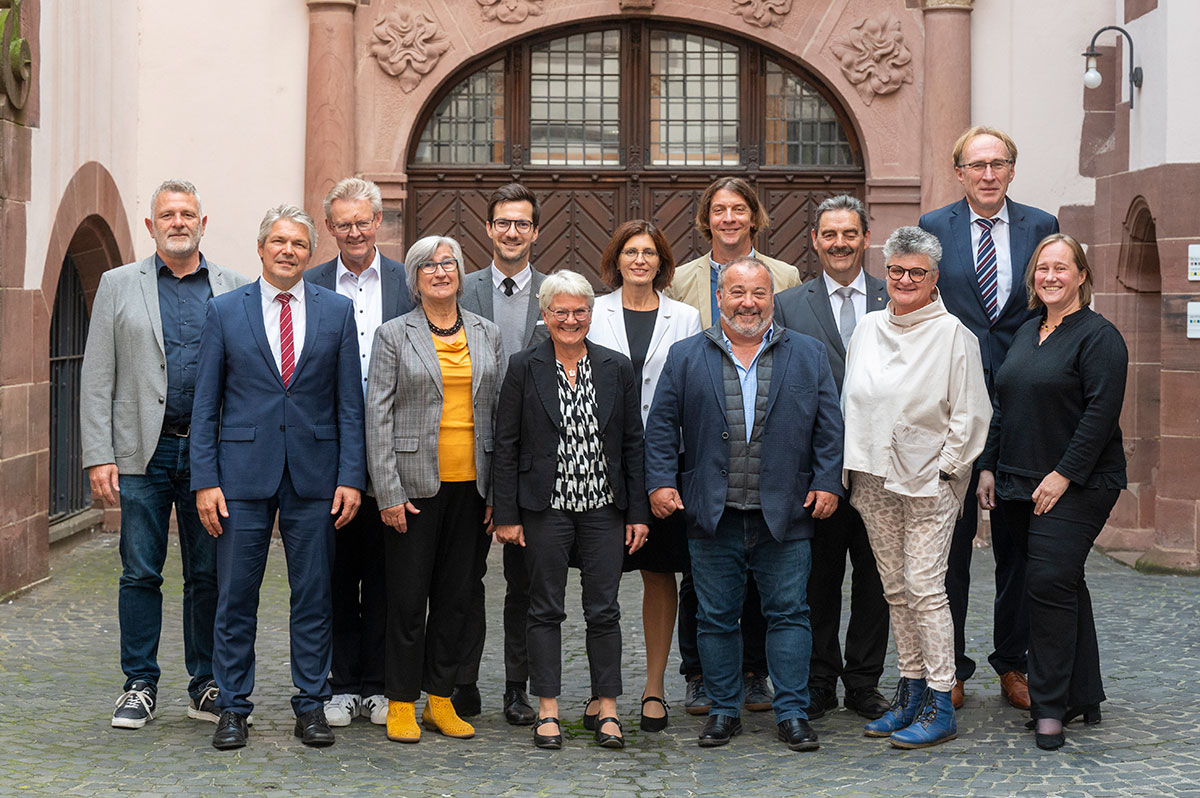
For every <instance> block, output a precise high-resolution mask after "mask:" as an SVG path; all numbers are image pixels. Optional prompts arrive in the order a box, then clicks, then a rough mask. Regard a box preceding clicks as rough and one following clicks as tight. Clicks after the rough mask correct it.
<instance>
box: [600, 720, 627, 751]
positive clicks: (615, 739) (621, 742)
mask: <svg viewBox="0 0 1200 798" xmlns="http://www.w3.org/2000/svg"><path fill="white" fill-rule="evenodd" d="M606 723H615V724H617V729H618V730H619V731H620V732H621V734H608V733H607V732H602V731H600V730H601V729H603V728H604V724H606ZM624 733H625V730H624V729H622V728H621V721H620V720H618V719H617V718H598V719H597V720H596V745H598V746H600V747H601V748H624V747H625V737H624Z"/></svg>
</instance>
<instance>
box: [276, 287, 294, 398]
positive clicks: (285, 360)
mask: <svg viewBox="0 0 1200 798" xmlns="http://www.w3.org/2000/svg"><path fill="white" fill-rule="evenodd" d="M275 298H276V299H277V300H279V301H280V302H281V303H282V304H283V307H281V308H280V309H279V374H280V376H282V377H283V387H284V388H286V387H288V385H289V384H290V383H291V381H292V372H293V371H295V370H296V343H295V341H294V340H292V306H291V305H290V304H289V303H290V302H291V301H292V295H291V294H289V293H286V292H284V293H282V294H278V295H276V297H275Z"/></svg>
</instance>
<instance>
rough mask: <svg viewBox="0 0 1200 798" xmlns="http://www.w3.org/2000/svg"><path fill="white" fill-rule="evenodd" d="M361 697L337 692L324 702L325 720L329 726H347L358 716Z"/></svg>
mask: <svg viewBox="0 0 1200 798" xmlns="http://www.w3.org/2000/svg"><path fill="white" fill-rule="evenodd" d="M361 703H362V699H361V698H359V697H358V696H356V695H351V694H350V693H338V694H337V695H335V696H334V697H333V698H331V699H329V700H328V701H326V702H325V722H326V723H328V724H329V725H330V726H349V725H350V721H352V720H354V719H355V718H356V717H358V712H359V706H360V705H361Z"/></svg>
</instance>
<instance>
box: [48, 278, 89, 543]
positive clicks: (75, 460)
mask: <svg viewBox="0 0 1200 798" xmlns="http://www.w3.org/2000/svg"><path fill="white" fill-rule="evenodd" d="M87 331H88V310H87V302H86V301H85V300H84V296H83V284H82V283H80V281H79V272H78V271H77V270H76V269H75V263H74V261H72V260H71V256H70V255H68V256H67V257H66V259H65V260H64V261H63V266H62V273H61V274H60V275H59V278H58V291H57V293H56V295H55V298H54V313H53V315H52V316H51V319H50V521H51V522H53V521H58V520H60V519H62V518H65V517H67V516H69V515H73V514H75V513H78V512H82V511H83V510H87V509H88V508H89V507H91V506H92V491H91V486H90V485H89V484H88V480H87V475H86V474H85V473H84V470H83V453H82V450H81V445H80V433H79V379H80V371H81V370H82V368H83V348H84V344H85V343H87Z"/></svg>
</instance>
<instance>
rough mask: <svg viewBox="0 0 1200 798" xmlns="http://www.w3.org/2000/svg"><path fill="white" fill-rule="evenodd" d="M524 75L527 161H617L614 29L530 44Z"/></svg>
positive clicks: (618, 104)
mask: <svg viewBox="0 0 1200 798" xmlns="http://www.w3.org/2000/svg"><path fill="white" fill-rule="evenodd" d="M529 77H530V81H529V82H530V86H529V94H530V108H529V162H530V163H531V164H535V165H559V164H561V165H569V166H619V165H620V164H621V128H620V113H621V32H620V31H619V30H605V31H594V32H591V33H581V34H577V35H575V36H565V37H563V38H560V39H553V40H552V41H549V42H546V43H545V44H540V45H536V46H534V47H532V48H531V49H530V76H529Z"/></svg>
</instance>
